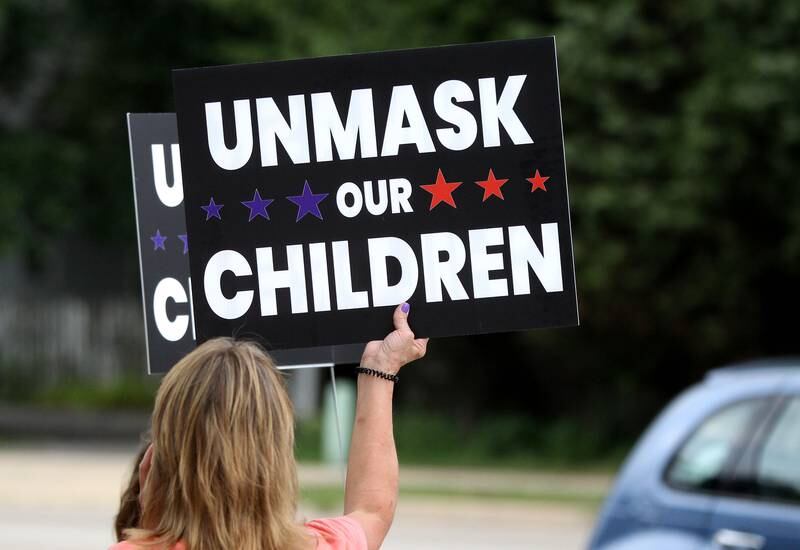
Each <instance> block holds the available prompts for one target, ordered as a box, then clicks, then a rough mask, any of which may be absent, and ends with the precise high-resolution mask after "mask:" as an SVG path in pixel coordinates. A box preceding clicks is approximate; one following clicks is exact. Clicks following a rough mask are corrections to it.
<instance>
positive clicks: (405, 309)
mask: <svg viewBox="0 0 800 550" xmlns="http://www.w3.org/2000/svg"><path fill="white" fill-rule="evenodd" d="M409 311H411V305H410V304H409V303H408V302H405V303H402V304H400V305H399V306H397V307H396V308H395V309H394V315H393V317H392V321H394V328H395V330H399V331H405V330H408V331H410V330H411V327H409V326H408V313H409Z"/></svg>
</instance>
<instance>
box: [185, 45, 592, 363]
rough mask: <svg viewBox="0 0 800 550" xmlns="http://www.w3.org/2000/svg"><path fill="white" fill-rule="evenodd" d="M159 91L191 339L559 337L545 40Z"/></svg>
mask: <svg viewBox="0 0 800 550" xmlns="http://www.w3.org/2000/svg"><path fill="white" fill-rule="evenodd" d="M173 77H174V86H175V96H176V106H177V116H178V127H179V133H180V136H181V147H182V149H183V151H184V155H185V158H184V174H185V176H186V178H187V182H189V184H188V185H187V187H186V219H187V225H188V230H189V235H190V238H191V241H192V252H191V258H190V262H191V272H192V275H193V278H192V283H193V291H194V307H195V316H196V324H197V335H198V339H200V340H203V339H205V338H208V337H211V336H214V335H218V334H221V333H230V332H233V331H237V330H246V331H253V332H257V333H259V334H261V335H262V336H263V337H264V338H265V339H267V340H268V341H269V342H270V343H271V344H272V345H274V346H275V347H276V348H285V347H304V346H312V345H320V344H336V343H347V342H355V341H364V340H366V339H377V338H382V337H383V336H384V335H385V334H386V332H387V331H388V330H389V329H390V326H391V324H390V315H389V313H390V312H391V309H392V307H393V306H395V305H396V304H398V303H402V302H404V301H409V302H410V303H411V304H412V320H413V322H412V326H413V327H414V328H415V330H416V331H417V333H418V334H419V335H424V336H448V335H463V334H475V333H486V332H497V331H507V330H519V329H529V328H540V327H550V326H569V325H575V324H577V322H578V314H577V303H576V291H575V279H574V268H573V260H572V243H571V228H570V220H569V205H568V195H567V179H566V169H565V163H564V144H563V137H562V128H561V112H560V99H559V90H558V74H557V65H556V52H555V41H554V39H552V38H546V39H535V40H522V41H510V42H495V43H486V44H473V45H465V46H448V47H440V48H430V49H420V50H406V51H394V52H384V53H375V54H359V55H349V56H340V57H330V58H320V59H306V60H298V61H287V62H274V63H261V64H250V65H233V66H225V67H212V68H202V69H186V70H178V71H175V72H174V73H173Z"/></svg>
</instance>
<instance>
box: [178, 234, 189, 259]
mask: <svg viewBox="0 0 800 550" xmlns="http://www.w3.org/2000/svg"><path fill="white" fill-rule="evenodd" d="M178 238H179V239H180V240H181V242H182V243H183V253H184V254H186V253H187V252H189V237H188V236H186V235H185V234H184V235H178Z"/></svg>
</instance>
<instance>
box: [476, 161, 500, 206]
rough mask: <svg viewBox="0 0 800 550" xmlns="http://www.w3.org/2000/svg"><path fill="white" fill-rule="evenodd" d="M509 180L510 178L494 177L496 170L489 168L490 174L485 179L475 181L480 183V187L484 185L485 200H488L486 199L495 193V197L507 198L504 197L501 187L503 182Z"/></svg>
mask: <svg viewBox="0 0 800 550" xmlns="http://www.w3.org/2000/svg"><path fill="white" fill-rule="evenodd" d="M507 181H508V178H506V179H504V180H499V179H497V178H495V177H494V172H493V171H492V169H491V168H489V175H488V176H487V177H486V179H485V180H483V181H476V182H475V183H476V184H478V185H479V186H480V187H483V202H486V199H488V198H489V197H491V196H492V195H494V196H495V197H500V198H501V199H502V200H505V197H503V191H502V190H501V189H500V188H501V187H503V184H504V183H505V182H507Z"/></svg>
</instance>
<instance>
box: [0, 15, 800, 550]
mask: <svg viewBox="0 0 800 550" xmlns="http://www.w3.org/2000/svg"><path fill="white" fill-rule="evenodd" d="M798 28H800V6H798V4H797V2H796V1H794V0H773V1H771V2H759V1H754V0H752V1H748V0H706V1H704V2H684V1H675V2H647V1H645V0H615V1H608V2H591V1H578V0H550V1H542V2H522V1H508V2H494V1H491V0H458V1H453V0H402V1H398V0H369V1H366V2H356V1H354V0H341V1H340V0H304V1H298V2H278V1H262V2H250V1H246V0H194V1H189V0H173V1H169V0H140V1H138V2H136V3H121V2H101V1H91V0H3V1H2V2H0V67H2V71H0V516H2V517H3V519H1V520H0V547H3V548H6V547H8V548H28V546H25V544H29V543H30V544H31V546H30V547H31V548H33V547H37V548H38V547H41V544H34V543H33V542H30V540H33V541H35V540H37V538H38V540H39V541H41V540H43V539H41V537H42V536H49V537H50V538H49V539H47V540H48V542H49V543H50V544H49V547H52V548H62V547H63V548H73V547H74V548H86V547H88V546H87V543H86V541H87V540H91V541H92V544H91V545H90V546H91V547H98V548H102V547H104V546H103V545H104V544H107V543H109V542H111V537H112V534H111V527H110V525H111V523H110V520H111V516H112V515H113V513H114V512H115V506H116V499H117V498H118V494H119V489H120V487H121V485H122V483H123V480H124V479H125V478H126V476H127V475H128V473H129V467H130V463H131V460H132V457H133V453H134V452H135V450H136V448H137V444H138V439H137V438H138V433H139V431H140V430H141V429H143V428H144V427H145V425H146V422H147V414H148V411H149V409H150V407H151V405H152V400H153V396H154V392H155V389H156V387H157V384H158V381H159V380H158V378H157V377H152V378H150V377H147V375H146V374H145V370H146V369H145V357H144V353H145V345H144V332H143V326H142V314H141V305H140V300H141V292H140V287H139V278H138V277H139V272H138V257H137V248H136V233H135V222H134V205H133V194H132V185H131V174H130V159H129V153H128V142H127V132H126V126H125V113H126V112H129V111H133V112H171V111H174V105H173V102H172V84H171V76H170V70H171V69H173V68H179V67H193V66H203V65H217V64H228V63H244V62H254V61H265V60H277V59H293V58H298V57H308V56H321V55H331V54H341V53H350V52H363V51H373V50H384V49H395V48H408V47H419V46H434V45H442V44H452V43H461V42H474V41H485V40H498V39H512V38H527V37H536V36H544V35H555V36H556V41H557V46H558V61H559V69H560V82H561V98H562V108H563V119H564V134H565V139H566V157H567V172H568V175H569V183H570V198H571V205H572V216H573V217H572V222H573V234H574V249H575V262H576V272H577V283H578V297H579V305H580V311H581V317H582V325H581V326H580V327H579V328H575V329H562V330H546V331H539V332H526V333H513V334H499V335H491V336H480V337H469V338H452V339H443V340H439V341H436V342H433V343H432V345H431V346H430V353H429V357H428V358H427V359H426V360H425V361H424V362H422V363H420V364H419V365H416V366H414V367H412V368H411V369H410V370H409V372H408V374H407V375H406V376H404V378H403V383H402V385H401V386H399V387H398V392H397V400H396V402H397V415H396V436H397V443H398V449H399V455H400V461H401V464H402V465H403V474H402V475H403V478H404V488H403V491H404V493H405V496H404V497H403V498H401V508H400V515H399V519H398V524H397V526H396V530H395V532H394V533H395V535H396V538H394V539H393V538H391V537H390V540H389V542H388V543H387V545H386V548H390V549H391V548H428V547H430V548H445V547H446V546H445V545H444V544H443V543H437V542H436V541H437V540H451V541H452V540H455V539H453V538H452V537H454V536H456V535H454V534H453V533H455V532H457V531H458V532H461V533H467V534H466V535H463V536H464V538H465V541H463V543H462V544H461V546H459V547H460V548H489V547H492V544H488V543H487V544H488V545H484V544H482V543H481V540H484V539H481V536H484V535H486V536H487V537H488V536H489V535H488V534H486V533H480V532H474V533H473V532H472V531H470V525H474V524H475V523H476V522H480V520H481V519H485V518H490V517H491V518H495V520H493V521H494V524H495V525H500V526H502V530H503V531H504V532H506V533H508V536H509V537H512V538H509V539H508V541H507V542H506V543H505V544H504V545H501V546H495V547H503V548H531V547H534V546H536V547H537V548H559V549H560V548H580V547H582V545H584V544H585V543H586V541H587V540H588V534H589V531H590V529H591V525H592V521H593V518H594V514H595V513H596V511H597V508H598V506H599V504H600V502H601V500H602V498H603V496H604V494H605V491H606V490H607V489H608V486H609V483H610V480H611V477H612V475H613V473H614V471H615V469H616V468H617V467H618V466H619V464H620V462H621V460H622V459H623V458H624V456H625V454H626V452H627V451H628V450H629V449H630V447H631V445H632V444H633V442H635V440H636V438H637V437H638V435H639V434H640V433H641V432H642V430H643V429H644V428H645V427H646V426H647V424H648V423H649V422H650V421H651V420H652V419H653V417H654V416H655V415H656V414H657V413H658V411H659V410H660V409H661V408H662V407H663V406H664V404H665V403H667V402H668V401H669V400H670V399H671V398H672V397H674V396H675V395H676V394H677V393H678V392H679V391H680V390H682V389H683V388H685V387H687V386H688V385H690V384H692V383H694V382H697V381H698V380H700V379H701V378H702V377H703V376H704V374H705V373H706V371H708V370H709V369H711V368H713V367H716V366H720V365H723V364H727V363H730V362H732V361H736V360H740V359H746V358H751V357H758V356H774V355H787V354H792V353H797V352H799V351H800V338H798V335H797V326H796V323H795V321H794V317H795V316H796V312H797V310H798V307H800V292H798V289H797V281H798V280H800V279H798V275H800V185H798V184H797V177H798V173H799V172H800V160H799V159H800V101H798V95H797V93H798V90H800V35H799V34H798V32H797V29H798ZM350 370H351V369H347V368H339V369H337V378H341V379H342V380H343V381H345V383H346V379H347V378H348V377H349V376H351V374H350ZM326 376H327V374H326V373H324V372H320V373H318V374H317V375H312V376H310V377H307V378H306V379H305V380H304V381H302V382H300V381H295V382H293V393H294V395H295V398H296V400H297V399H300V400H302V402H303V404H302V406H300V407H299V409H302V410H300V411H299V412H300V415H299V416H300V418H299V421H298V422H299V424H298V440H299V443H298V447H299V448H298V454H299V456H300V458H301V461H302V462H303V467H302V468H301V479H302V480H304V486H305V487H306V489H305V492H304V507H305V508H304V510H308V511H309V513H316V512H317V511H325V510H328V509H334V510H335V508H336V506H337V505H338V504H337V503H338V499H339V498H340V495H339V493H338V489H337V487H338V484H340V483H341V477H340V476H339V474H338V472H336V471H333V472H331V470H330V468H326V467H325V466H324V464H325V461H323V460H322V459H323V458H324V454H325V453H324V448H323V447H324V444H323V439H324V437H323V435H324V433H325V432H326V429H325V426H324V425H325V414H324V411H325V400H326V395H327V393H326V385H325V382H326V380H327V378H326ZM298 388H300V389H298ZM328 462H330V461H328ZM321 464H322V465H321ZM334 470H335V468H334ZM448 514H450V515H448ZM451 516H452V517H451ZM448 518H449V519H448ZM503 521H506V522H507V523H508V525H506V524H504V523H503ZM487 523H492V522H487ZM34 526H36V529H34ZM448 529H449V531H448ZM33 531H36V532H35V533H33ZM48 533H49V534H48ZM31 536H35V537H36V538H33V539H31V538H30V537H31ZM492 536H494V537H497V536H499V535H497V534H496V533H495V534H494V535H492ZM4 537H8V539H7V540H6V541H5V543H4V540H3V539H4ZM15 537H16V538H15ZM437 537H438V538H437ZM513 537H517V538H516V539H515V538H513ZM536 537H539V538H536ZM517 539H518V540H517ZM485 540H495V541H496V540H498V539H496V538H494V539H492V538H487V539H485ZM26 541H27V542H26ZM432 541H433V542H432ZM532 541H535V543H534V542H532ZM425 544H428V545H430V546H425ZM469 544H473V546H469ZM476 544H477V545H476ZM515 544H517V546H514V545H515Z"/></svg>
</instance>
